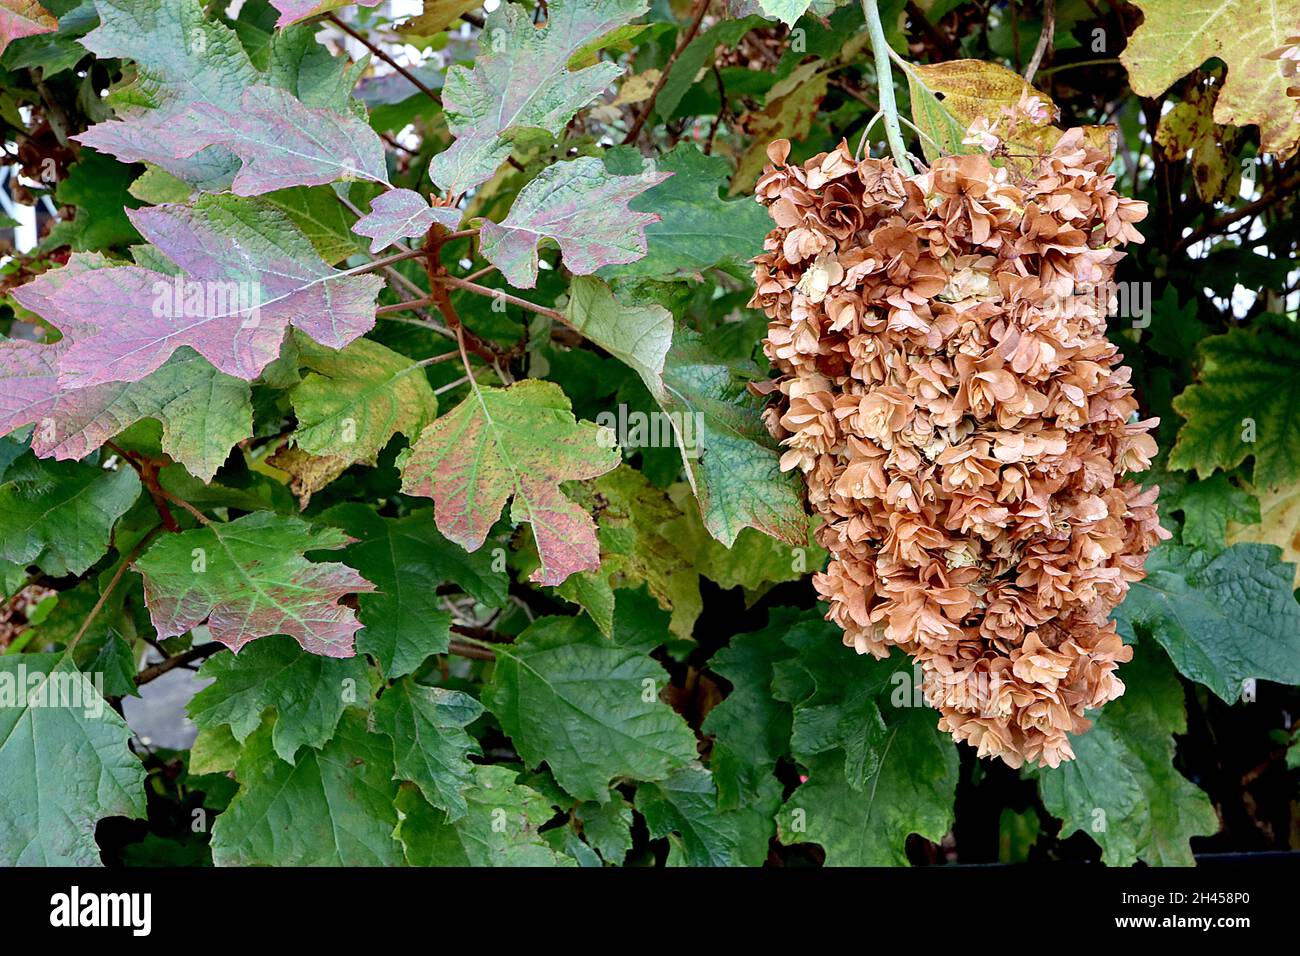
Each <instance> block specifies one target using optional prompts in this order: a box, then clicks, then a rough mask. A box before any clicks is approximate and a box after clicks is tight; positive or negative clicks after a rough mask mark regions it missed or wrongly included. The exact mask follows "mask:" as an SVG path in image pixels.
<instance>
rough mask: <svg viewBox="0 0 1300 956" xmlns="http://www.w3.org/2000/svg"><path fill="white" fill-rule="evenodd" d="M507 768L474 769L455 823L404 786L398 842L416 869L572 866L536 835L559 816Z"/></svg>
mask: <svg viewBox="0 0 1300 956" xmlns="http://www.w3.org/2000/svg"><path fill="white" fill-rule="evenodd" d="M515 776H516V774H515V771H513V770H511V769H510V768H509V767H489V766H476V767H475V768H474V785H473V786H471V787H470V788H469V789H467V790H466V791H465V802H466V805H467V807H468V811H467V812H466V814H465V815H464V816H463V817H461V818H460V819H459V820H456V821H455V822H454V823H453V822H449V821H448V820H447V819H446V816H445V814H443V813H442V812H441V811H439V810H435V809H434V808H433V807H431V806H430V805H429V804H428V803H427V802H426V801H425V799H424V798H423V797H422V796H420V792H419V790H417V789H416V788H414V787H409V786H408V787H403V788H402V792H401V794H400V796H399V797H398V802H397V807H398V810H399V811H400V813H401V815H402V822H401V825H400V826H399V827H398V829H397V837H398V839H399V840H401V842H402V846H403V848H404V849H405V852H406V859H407V861H408V862H409V863H411V864H412V865H414V866H572V865H573V860H571V859H569V858H568V857H565V856H562V855H560V854H558V853H556V852H555V851H554V850H552V849H551V848H550V846H548V845H547V844H546V842H545V840H544V839H543V838H542V837H541V836H539V835H538V832H537V830H538V828H539V827H540V826H542V824H544V823H546V822H547V821H548V820H549V819H550V818H551V817H552V816H554V815H555V811H554V809H553V808H552V807H551V804H550V803H549V801H547V799H546V798H545V797H543V796H542V795H541V794H540V793H538V792H537V791H536V790H533V789H531V788H530V787H526V786H524V785H523V784H521V783H516V782H515Z"/></svg>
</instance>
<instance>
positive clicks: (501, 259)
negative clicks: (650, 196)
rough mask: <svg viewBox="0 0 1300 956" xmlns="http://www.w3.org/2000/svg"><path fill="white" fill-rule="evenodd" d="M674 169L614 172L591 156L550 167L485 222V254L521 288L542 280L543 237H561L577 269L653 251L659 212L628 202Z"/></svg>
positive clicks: (581, 271) (568, 259) (562, 248)
mask: <svg viewBox="0 0 1300 956" xmlns="http://www.w3.org/2000/svg"><path fill="white" fill-rule="evenodd" d="M671 175H673V174H672V173H661V172H655V171H653V170H648V171H647V172H645V173H642V174H639V175H636V176H614V175H611V174H610V172H609V171H608V170H606V169H605V164H604V163H602V162H601V161H600V160H599V159H596V158H594V157H591V156H584V157H582V158H581V159H575V160H574V161H573V162H571V163H556V164H555V165H554V166H548V167H547V168H546V169H544V170H542V172H541V173H540V174H539V175H538V177H537V178H536V179H534V180H533V181H532V182H530V183H529V184H528V185H527V186H525V187H524V188H523V189H522V190H520V192H519V196H518V198H517V199H515V204H514V206H512V207H511V209H510V214H509V215H508V216H506V218H505V219H503V220H502V221H501V222H500V223H499V224H498V223H494V222H485V223H483V228H482V230H481V233H480V236H481V239H482V243H483V256H484V258H486V259H487V260H488V261H489V262H491V263H492V264H493V265H495V266H496V267H497V268H498V269H500V270H501V274H502V275H503V276H505V277H506V280H507V281H509V283H510V284H511V285H513V286H517V287H518V288H521V289H531V288H532V287H533V286H535V285H536V284H537V243H538V242H540V241H541V240H542V239H544V238H550V239H554V240H555V241H556V242H557V243H559V246H560V253H561V255H563V257H564V265H565V266H566V267H567V268H568V270H569V271H570V272H573V273H575V274H577V275H589V274H590V273H593V272H595V271H596V270H597V269H599V268H600V267H601V266H607V265H618V264H622V263H625V262H635V261H636V260H637V259H640V258H641V257H642V256H644V255H645V253H646V239H645V227H646V226H648V225H650V224H651V223H654V222H658V221H659V216H658V215H657V214H655V213H648V212H633V211H632V210H631V209H629V208H628V205H627V204H628V202H629V201H630V200H632V199H635V198H636V197H637V196H639V195H641V193H643V192H645V191H646V190H647V189H649V188H650V187H652V186H656V185H658V184H659V183H661V182H663V181H664V180H665V179H667V178H668V177H669V176H671Z"/></svg>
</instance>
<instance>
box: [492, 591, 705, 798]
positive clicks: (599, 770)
mask: <svg viewBox="0 0 1300 956" xmlns="http://www.w3.org/2000/svg"><path fill="white" fill-rule="evenodd" d="M493 650H494V651H495V652H496V655H497V664H496V670H495V672H494V674H493V678H492V684H491V685H490V686H489V687H487V688H485V689H484V692H483V702H484V703H485V704H486V705H487V707H488V709H489V710H491V711H492V713H493V714H495V715H496V717H497V719H498V720H500V721H501V726H502V728H503V729H504V730H505V732H506V733H507V734H508V735H509V736H510V739H511V740H512V741H513V742H514V745H515V748H516V750H518V752H519V754H520V756H521V757H523V758H524V760H525V761H526V762H527V764H528V765H529V766H536V765H537V764H540V763H542V762H543V761H545V762H546V763H547V765H548V766H549V767H550V769H551V772H552V773H553V774H554V775H555V779H556V781H558V782H559V784H560V786H561V787H563V788H564V789H565V790H566V791H568V792H569V793H571V794H573V796H574V797H576V798H578V799H580V800H598V801H603V800H607V799H609V782H610V780H611V779H612V778H614V777H616V776H626V777H632V778H633V779H636V780H662V779H663V778H665V777H666V776H668V774H669V773H670V772H672V771H673V770H674V769H676V768H678V767H681V766H684V765H685V764H686V763H688V762H689V761H691V760H693V759H694V758H695V735H694V734H693V733H692V732H691V730H690V728H689V727H687V726H686V722H685V721H684V720H682V718H681V717H679V716H678V715H677V714H675V713H673V711H672V710H671V709H670V708H669V707H668V706H667V705H666V704H664V703H663V702H662V701H661V700H660V699H659V696H658V695H659V691H660V690H661V689H662V688H663V685H664V684H665V683H666V679H667V675H666V674H665V672H664V670H663V668H662V667H661V666H660V665H659V664H658V663H656V662H655V661H654V660H652V659H651V658H649V657H647V656H645V655H644V654H642V653H640V652H639V651H636V650H633V649H630V648H625V647H619V646H617V645H615V644H612V643H610V641H608V640H607V639H606V638H605V637H603V636H602V635H601V634H600V632H599V631H598V630H597V629H596V628H595V626H594V625H592V624H591V622H590V621H588V620H587V619H586V618H581V617H573V618H557V617H551V618H542V619H540V620H538V621H536V622H535V623H534V624H532V625H531V626H529V628H528V629H527V630H525V631H524V632H523V634H521V635H520V636H519V638H518V639H517V640H516V641H515V642H514V643H513V644H497V645H493Z"/></svg>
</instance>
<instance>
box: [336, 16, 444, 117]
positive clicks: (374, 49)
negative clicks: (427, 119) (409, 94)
mask: <svg viewBox="0 0 1300 956" xmlns="http://www.w3.org/2000/svg"><path fill="white" fill-rule="evenodd" d="M325 19H326V20H328V21H329V22H330V23H332V24H334V25H335V26H336V27H338V28H339V29H340V30H342V31H343V32H344V33H346V34H347V35H348V36H350V37H352V39H354V40H356V41H357V42H358V43H360V44H361V45H362V46H364V47H365V48H366V49H367V50H369V51H370V52H371V53H373V54H374V55H375V56H377V57H379V59H381V60H383V61H384V62H385V63H387V64H388V65H389V66H391V67H392V68H393V69H394V70H396V71H397V72H398V73H399V74H401V75H402V76H403V77H405V79H406V81H407V82H408V83H410V84H411V85H412V86H414V87H415V88H416V89H417V90H419V91H420V92H421V93H423V94H424V95H425V96H427V97H429V99H431V100H433V101H434V102H435V103H441V102H442V99H441V97H439V96H438V94H437V93H435V92H433V90H431V89H429V87H428V86H426V85H425V84H424V83H422V82H420V78H419V77H418V76H416V75H415V74H414V73H412V72H411V71H410V70H408V69H407V68H406V67H404V66H402V65H401V64H400V63H398V62H397V61H396V60H394V59H393V58H392V57H391V56H389V55H388V54H387V53H386V52H384V50H383V49H382V48H380V47H378V46H376V45H375V44H374V43H372V42H370V40H368V39H366V38H365V37H364V36H362V35H361V34H360V33H358V32H357V31H356V30H354V29H352V28H351V27H350V26H348V25H347V24H346V23H344V22H343V21H342V20H340V19H339V18H338V17H337V16H335V15H334V14H333V13H327V14H326V15H325Z"/></svg>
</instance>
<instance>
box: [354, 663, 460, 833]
mask: <svg viewBox="0 0 1300 956" xmlns="http://www.w3.org/2000/svg"><path fill="white" fill-rule="evenodd" d="M482 713H483V705H482V704H480V703H479V702H478V701H476V700H475V699H474V698H473V697H470V696H469V695H468V694H463V693H461V692H460V691H456V690H446V689H444V688H441V687H425V686H424V685H422V684H417V683H415V681H414V680H412V679H411V678H409V677H407V678H404V679H402V680H400V681H398V682H397V683H396V684H394V685H393V686H392V687H390V688H388V689H387V690H385V691H384V693H383V695H382V696H381V697H380V698H379V700H378V701H377V702H376V703H375V706H374V708H373V710H372V712H371V722H372V724H373V726H374V728H375V729H378V730H380V731H382V732H383V733H385V734H387V735H388V736H389V737H391V738H392V739H393V753H394V767H395V769H396V773H397V779H399V780H409V781H410V782H412V783H414V784H415V785H416V786H418V787H419V788H420V792H421V793H422V794H424V798H425V799H426V800H427V801H429V803H431V804H432V805H433V806H435V807H438V808H440V809H442V810H446V811H447V820H448V822H451V821H455V820H458V819H460V818H461V817H463V816H464V815H465V814H466V813H467V812H469V808H468V806H467V805H466V803H465V797H464V790H465V788H466V787H467V786H469V785H470V782H471V780H472V774H473V770H474V765H473V764H471V763H470V762H469V759H468V758H469V755H470V754H472V753H473V754H477V753H480V752H481V751H480V749H479V746H478V743H477V742H476V741H475V740H474V738H473V737H471V736H470V735H469V734H467V733H466V732H465V727H466V726H467V725H468V724H470V723H472V722H473V721H475V720H477V719H478V717H479V716H480V715H481V714H482Z"/></svg>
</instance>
